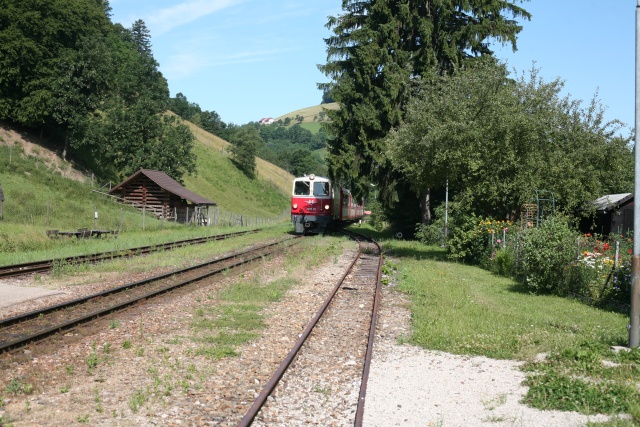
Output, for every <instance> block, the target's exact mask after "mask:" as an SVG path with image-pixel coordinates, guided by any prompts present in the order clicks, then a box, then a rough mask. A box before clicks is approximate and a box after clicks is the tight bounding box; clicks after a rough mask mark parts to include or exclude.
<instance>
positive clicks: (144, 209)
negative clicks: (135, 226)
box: [142, 206, 147, 231]
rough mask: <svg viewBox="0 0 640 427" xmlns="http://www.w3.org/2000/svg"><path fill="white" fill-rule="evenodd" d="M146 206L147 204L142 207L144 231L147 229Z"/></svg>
mask: <svg viewBox="0 0 640 427" xmlns="http://www.w3.org/2000/svg"><path fill="white" fill-rule="evenodd" d="M146 208H147V207H146V206H143V207H142V231H145V223H144V220H145V217H146Z"/></svg>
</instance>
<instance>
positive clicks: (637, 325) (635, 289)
mask: <svg viewBox="0 0 640 427" xmlns="http://www.w3.org/2000/svg"><path fill="white" fill-rule="evenodd" d="M639 32H640V0H637V4H636V111H635V122H636V123H635V128H636V136H635V150H634V151H635V164H634V180H633V182H634V188H633V203H634V205H633V257H632V258H631V277H632V278H631V309H630V313H629V347H630V348H636V347H638V344H639V341H640V137H639V136H638V131H639V130H640V33H639Z"/></svg>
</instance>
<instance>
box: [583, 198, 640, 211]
mask: <svg viewBox="0 0 640 427" xmlns="http://www.w3.org/2000/svg"><path fill="white" fill-rule="evenodd" d="M631 200H633V193H621V194H607V195H606V196H602V197H599V198H598V199H596V200H595V201H594V202H593V204H594V205H595V206H596V210H597V211H602V212H607V211H610V210H612V209H617V208H618V207H619V206H620V205H623V204H625V203H627V202H629V201H631Z"/></svg>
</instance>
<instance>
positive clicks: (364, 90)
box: [319, 0, 530, 222]
mask: <svg viewBox="0 0 640 427" xmlns="http://www.w3.org/2000/svg"><path fill="white" fill-rule="evenodd" d="M516 1H518V0H431V1H428V2H425V1H418V0H364V1H362V0H360V1H358V0H343V2H342V9H343V10H344V11H345V13H343V14H342V15H339V16H337V17H330V18H329V21H328V23H327V27H328V28H329V29H332V30H333V33H334V35H333V36H332V37H329V38H328V39H326V40H325V41H326V44H327V63H326V64H324V65H321V66H320V67H319V68H320V70H321V71H322V72H324V73H325V74H326V75H327V76H328V77H329V78H330V79H331V81H330V82H329V83H324V84H320V85H319V86H320V88H321V89H322V90H324V91H325V92H330V93H331V94H332V97H333V99H334V100H335V101H336V102H338V103H339V104H340V109H339V110H330V111H328V115H329V117H330V119H331V122H330V123H329V124H328V130H329V134H330V139H329V144H328V149H329V165H330V166H329V168H330V175H331V177H332V178H334V179H337V180H338V181H342V182H345V183H348V184H349V185H351V187H352V189H353V190H354V191H355V192H356V193H357V194H360V195H362V194H366V193H367V192H368V189H369V184H371V183H375V184H376V185H377V188H378V190H379V192H378V194H379V197H381V198H382V200H383V201H384V202H385V204H386V206H387V207H389V206H391V205H392V204H393V202H394V200H398V199H399V198H400V197H398V193H397V192H398V189H403V190H406V188H407V186H406V185H405V186H403V185H397V184H398V183H401V182H402V180H403V177H402V175H401V174H400V173H399V172H397V171H393V169H392V167H391V164H390V162H389V161H388V159H386V158H385V156H384V152H385V149H384V137H385V136H386V135H387V134H388V133H389V131H390V130H391V129H393V128H394V127H397V126H398V125H399V123H400V122H401V120H402V117H403V114H404V106H405V104H406V102H407V100H408V98H409V83H410V81H411V80H413V79H417V78H420V77H422V76H427V75H429V73H436V74H438V73H439V74H442V73H450V72H452V71H453V70H454V69H455V68H456V67H458V66H460V65H462V64H463V63H464V62H465V61H466V60H468V59H469V58H473V57H475V56H479V55H492V53H493V52H492V51H491V49H490V48H489V41H490V40H492V39H495V40H497V41H499V42H501V43H511V45H512V47H513V48H514V49H515V48H516V36H517V34H518V33H519V32H520V31H521V29H522V27H521V26H519V25H518V24H517V22H516V21H515V20H512V19H507V18H505V16H504V14H505V13H508V14H510V15H511V16H513V17H514V18H517V17H521V18H526V19H529V18H530V15H529V13H528V12H527V11H525V10H524V9H522V8H520V7H518V6H516V5H515V2H516ZM403 197H410V196H409V195H407V194H404V195H403ZM419 197H420V200H421V205H422V213H423V214H422V215H423V218H422V221H423V222H424V221H428V218H425V212H426V214H427V215H428V210H429V209H428V204H427V201H428V193H427V194H421V195H419Z"/></svg>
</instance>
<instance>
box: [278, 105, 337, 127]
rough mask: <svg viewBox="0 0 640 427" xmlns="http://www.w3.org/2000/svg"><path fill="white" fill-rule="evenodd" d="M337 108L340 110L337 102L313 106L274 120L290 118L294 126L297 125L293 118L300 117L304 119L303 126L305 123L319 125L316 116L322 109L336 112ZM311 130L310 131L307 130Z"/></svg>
mask: <svg viewBox="0 0 640 427" xmlns="http://www.w3.org/2000/svg"><path fill="white" fill-rule="evenodd" d="M338 108H340V107H339V106H338V103H337V102H332V103H329V104H320V105H315V106H313V107H307V108H301V109H299V110H295V111H292V112H290V113H287V114H283V115H282V116H280V117H276V120H284V119H285V118H287V117H291V119H292V123H293V124H295V123H297V122H296V121H295V117H296V116H302V117H304V120H303V121H302V123H303V124H305V123H316V124H318V125H319V123H318V119H317V118H318V115H319V114H320V112H321V111H322V110H323V109H327V110H337V109H338ZM309 130H312V129H309Z"/></svg>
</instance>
